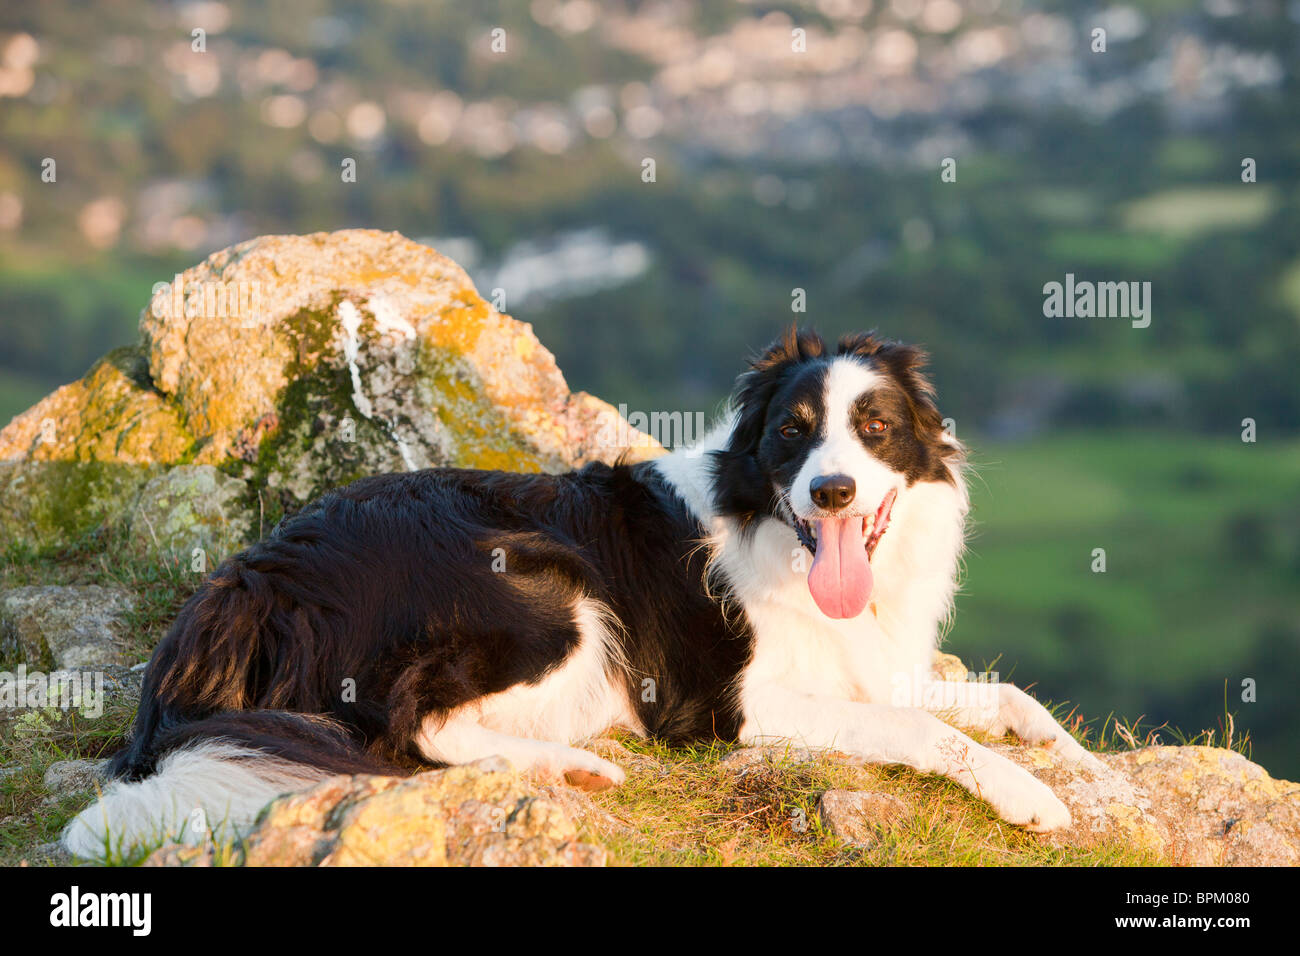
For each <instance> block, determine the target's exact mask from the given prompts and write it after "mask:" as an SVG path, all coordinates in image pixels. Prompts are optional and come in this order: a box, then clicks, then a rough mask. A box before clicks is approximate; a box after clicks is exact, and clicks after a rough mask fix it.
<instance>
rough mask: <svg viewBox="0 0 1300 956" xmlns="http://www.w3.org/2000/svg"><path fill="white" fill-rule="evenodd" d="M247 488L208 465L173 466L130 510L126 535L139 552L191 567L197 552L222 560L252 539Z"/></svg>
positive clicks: (254, 522) (253, 519)
mask: <svg viewBox="0 0 1300 956" xmlns="http://www.w3.org/2000/svg"><path fill="white" fill-rule="evenodd" d="M257 530H258V524H257V516H256V515H255V514H252V513H250V512H249V510H248V483H247V482H245V481H243V480H241V479H239V478H232V477H231V476H230V475H227V474H225V473H224V472H222V471H218V470H217V469H216V468H215V467H213V466H212V465H177V466H176V467H174V468H170V469H168V470H167V471H165V472H163V473H162V474H160V475H158V476H157V477H155V478H153V479H151V480H150V481H149V482H148V483H147V484H146V485H145V486H144V487H143V488H141V489H140V494H139V496H138V497H137V498H136V501H135V504H134V505H133V506H132V508H131V518H130V536H131V543H132V546H133V547H134V549H135V550H136V551H137V552H140V553H157V554H166V555H169V556H173V557H176V558H178V559H180V560H181V563H182V564H190V563H191V561H192V559H193V557H194V556H195V552H196V551H202V552H203V555H204V562H205V566H206V562H207V559H208V558H209V557H211V558H216V559H219V558H222V557H225V556H226V555H228V554H231V553H233V552H234V551H238V550H239V549H240V548H242V547H244V546H245V545H247V544H250V543H251V542H252V541H253V540H255V539H256V537H257V535H256V532H257Z"/></svg>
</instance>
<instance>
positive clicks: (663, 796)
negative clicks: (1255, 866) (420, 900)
mask: <svg viewBox="0 0 1300 956" xmlns="http://www.w3.org/2000/svg"><path fill="white" fill-rule="evenodd" d="M619 744H621V747H622V748H623V749H624V750H625V751H626V752H627V753H630V754H632V755H634V756H633V758H632V759H631V760H629V759H628V758H627V756H626V754H622V755H613V756H612V759H615V760H618V759H619V758H620V756H621V757H622V762H624V765H625V766H627V767H628V770H629V773H628V780H627V782H626V783H625V784H623V785H622V786H621V787H618V788H615V789H612V790H608V791H605V792H603V793H600V794H596V795H594V796H593V797H592V798H591V799H592V802H593V803H594V804H595V805H596V806H597V807H598V808H599V809H600V810H602V811H604V812H605V814H608V816H607V817H600V818H598V820H599V821H603V822H596V823H594V824H593V823H592V822H591V820H590V819H589V820H588V822H587V824H586V826H587V828H588V831H589V832H591V833H592V834H593V835H594V836H596V837H598V838H599V839H600V841H601V842H602V843H603V844H604V845H605V847H606V848H607V849H608V850H609V853H610V862H611V864H613V865H623V866H645V865H650V866H727V865H738V866H1144V865H1154V864H1158V863H1159V862H1160V861H1159V860H1158V859H1157V858H1155V857H1153V856H1152V855H1150V854H1148V853H1144V852H1139V851H1135V850H1134V849H1132V848H1131V847H1127V846H1124V845H1120V844H1104V845H1101V846H1097V847H1094V848H1091V849H1086V850H1085V849H1078V848H1071V847H1061V846H1056V845H1053V844H1052V843H1050V842H1049V841H1045V840H1043V839H1042V838H1040V837H1037V836H1035V835H1033V834H1031V833H1028V832H1026V831H1024V830H1021V829H1019V828H1018V827H1013V826H1009V825H1007V824H1006V823H1003V822H1002V821H1000V820H999V819H998V818H997V816H996V814H994V813H993V811H992V810H991V809H990V808H989V806H988V805H987V804H985V803H983V802H981V801H979V800H977V799H975V798H974V797H973V796H971V795H970V794H969V793H967V792H966V791H965V790H963V789H962V788H961V787H960V786H958V785H957V784H955V783H953V782H952V781H950V780H947V779H944V778H942V777H938V776H934V775H931V774H922V773H918V772H916V771H913V770H910V769H907V768H904V767H856V766H852V765H850V764H846V763H840V762H837V761H835V760H833V759H827V758H823V759H819V760H817V761H815V762H806V761H803V760H800V759H798V758H797V757H795V756H793V755H792V756H788V757H787V758H785V759H781V760H777V761H774V762H772V763H771V764H766V763H764V764H759V765H756V766H754V767H752V768H751V769H749V770H748V771H747V772H744V773H742V772H739V771H737V769H736V768H735V767H731V766H728V765H727V764H725V763H724V762H723V758H724V757H725V756H726V755H727V753H729V752H731V751H732V750H733V749H735V748H732V747H729V746H726V745H721V744H717V745H714V746H711V747H696V748H685V749H683V748H670V747H666V746H664V745H662V744H656V743H654V742H652V741H643V740H638V739H636V738H634V737H630V736H623V737H620V738H619ZM832 788H840V789H848V790H873V791H879V792H884V793H888V794H891V795H893V796H895V797H898V798H900V799H901V800H903V801H904V803H905V804H906V805H907V809H906V811H905V812H903V813H902V814H900V815H899V817H898V818H896V819H893V820H891V821H890V822H889V825H888V826H887V827H882V828H881V829H880V830H879V831H878V832H877V834H876V837H875V838H874V839H873V840H872V841H871V842H870V844H869V845H868V846H865V847H864V846H854V845H851V844H848V843H845V842H844V841H843V840H840V839H839V838H837V837H836V836H834V835H833V834H831V833H830V832H829V831H827V830H826V829H824V828H823V827H822V825H821V822H820V820H819V817H818V813H817V806H818V801H819V800H820V798H821V795H822V794H823V793H824V792H826V791H827V790H829V789H832Z"/></svg>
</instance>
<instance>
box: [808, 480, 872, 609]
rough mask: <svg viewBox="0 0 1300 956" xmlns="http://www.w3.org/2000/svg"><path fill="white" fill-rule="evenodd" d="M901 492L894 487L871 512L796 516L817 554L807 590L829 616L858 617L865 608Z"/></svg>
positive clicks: (813, 550) (809, 548)
mask: <svg viewBox="0 0 1300 956" xmlns="http://www.w3.org/2000/svg"><path fill="white" fill-rule="evenodd" d="M897 496H898V492H897V490H895V489H891V490H890V492H889V494H887V495H885V498H884V500H883V501H881V502H880V507H878V508H877V509H876V513H875V514H871V515H860V514H856V515H848V516H845V517H834V516H832V517H829V518H821V519H819V520H817V521H805V520H803V519H802V518H799V517H798V516H795V518H794V530H795V534H797V535H798V536H799V542H800V543H801V544H802V545H803V546H804V547H805V548H807V549H808V551H809V552H810V553H811V554H812V556H813V564H812V568H810V569H809V571H808V590H809V591H811V592H812V596H813V600H814V601H816V602H817V606H818V607H819V608H821V610H822V613H823V614H825V615H826V616H827V617H833V618H847V617H857V616H858V615H859V614H861V613H862V611H863V610H864V609H865V608H866V606H867V602H868V601H869V600H870V598H871V590H872V587H873V585H874V578H873V576H872V573H871V557H872V555H874V554H875V551H876V546H877V545H878V544H879V543H880V538H881V536H882V535H884V533H885V530H886V529H887V528H888V527H889V513H890V512H891V511H892V510H893V507H894V499H895V498H896V497H897Z"/></svg>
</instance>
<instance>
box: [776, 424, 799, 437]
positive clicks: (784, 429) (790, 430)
mask: <svg viewBox="0 0 1300 956" xmlns="http://www.w3.org/2000/svg"><path fill="white" fill-rule="evenodd" d="M802 434H803V432H802V431H800V430H799V426H798V425H782V426H781V437H782V438H798V437H799V436H800V435H802Z"/></svg>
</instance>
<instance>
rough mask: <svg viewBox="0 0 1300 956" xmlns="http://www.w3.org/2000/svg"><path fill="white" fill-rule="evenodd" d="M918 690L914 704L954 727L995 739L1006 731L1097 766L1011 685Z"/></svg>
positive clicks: (930, 684)
mask: <svg viewBox="0 0 1300 956" xmlns="http://www.w3.org/2000/svg"><path fill="white" fill-rule="evenodd" d="M919 690H920V700H919V701H914V703H915V704H916V705H917V706H920V707H923V708H924V709H925V710H927V711H929V712H931V713H934V714H940V715H942V716H943V717H944V719H945V720H948V721H951V722H952V723H954V724H956V725H957V726H958V727H965V728H968V729H971V730H978V731H981V732H982V733H986V734H991V735H993V736H995V737H1000V736H1002V735H1003V734H1005V733H1007V732H1008V731H1009V732H1011V733H1013V734H1015V735H1016V736H1017V737H1019V738H1020V739H1021V740H1023V741H1024V742H1025V743H1028V744H1041V745H1042V746H1044V747H1050V748H1051V749H1052V751H1053V752H1054V753H1058V754H1060V755H1061V756H1062V757H1064V758H1065V759H1066V760H1072V761H1076V762H1078V763H1082V764H1085V765H1087V766H1090V767H1094V768H1098V767H1100V766H1101V761H1099V760H1098V759H1097V758H1096V757H1094V756H1093V755H1092V754H1090V753H1088V751H1087V750H1085V749H1084V748H1083V746H1082V745H1080V743H1079V742H1078V741H1077V740H1075V739H1074V736H1073V735H1072V734H1071V733H1070V732H1069V731H1068V730H1066V729H1065V728H1064V727H1062V726H1061V725H1060V724H1059V723H1057V721H1056V719H1055V718H1054V717H1052V715H1051V713H1050V712H1049V711H1048V710H1047V708H1046V707H1044V706H1043V705H1042V704H1040V703H1039V702H1038V701H1037V700H1035V699H1034V698H1033V697H1031V696H1030V695H1029V694H1027V693H1025V692H1024V691H1023V690H1021V689H1020V688H1019V687H1016V686H1015V685H1014V684H998V683H990V684H983V683H980V682H978V681H969V682H966V683H960V682H954V681H927V682H925V683H924V684H923V685H922V686H921V687H920V689H919Z"/></svg>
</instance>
